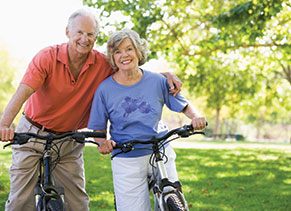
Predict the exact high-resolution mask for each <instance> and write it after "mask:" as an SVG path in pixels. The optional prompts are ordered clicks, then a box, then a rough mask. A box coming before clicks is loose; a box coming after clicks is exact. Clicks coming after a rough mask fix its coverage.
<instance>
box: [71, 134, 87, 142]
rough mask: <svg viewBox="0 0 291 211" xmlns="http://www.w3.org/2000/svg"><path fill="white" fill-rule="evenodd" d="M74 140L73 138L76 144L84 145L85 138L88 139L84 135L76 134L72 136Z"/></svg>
mask: <svg viewBox="0 0 291 211" xmlns="http://www.w3.org/2000/svg"><path fill="white" fill-rule="evenodd" d="M72 138H73V139H74V140H75V141H76V142H78V143H81V144H83V143H85V138H86V136H85V135H83V134H78V133H76V134H73V135H72Z"/></svg>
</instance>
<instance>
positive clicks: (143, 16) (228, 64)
mask: <svg viewBox="0 0 291 211" xmlns="http://www.w3.org/2000/svg"><path fill="white" fill-rule="evenodd" d="M83 2H84V4H86V5H88V6H91V7H95V8H98V9H99V10H100V11H101V17H100V20H101V24H103V26H102V29H101V32H102V33H101V36H100V37H99V40H98V43H99V44H103V43H105V42H106V41H107V38H108V35H109V34H110V33H111V32H112V31H115V30H116V29H120V28H123V27H128V28H132V29H134V30H135V31H137V32H138V33H139V34H140V35H141V37H143V38H145V39H147V40H148V41H149V43H150V46H151V52H152V54H151V57H150V58H158V57H160V56H161V55H162V56H163V57H165V58H166V59H167V61H168V62H170V63H171V64H172V67H173V68H174V70H175V71H176V73H177V74H178V75H179V77H180V78H181V79H183V82H184V84H185V86H184V87H187V88H188V90H189V92H190V93H192V96H197V97H202V96H206V98H207V106H208V107H210V108H211V109H213V110H220V109H221V108H222V107H223V106H224V107H228V110H229V114H228V116H229V117H235V118H239V116H238V115H240V117H242V118H243V117H245V116H256V118H255V119H256V120H257V119H259V118H262V115H261V114H259V113H262V112H263V110H269V111H270V110H272V112H264V117H263V118H264V119H266V120H268V119H272V118H273V117H275V116H276V118H277V119H278V120H279V119H280V118H281V117H282V116H285V117H286V116H288V115H286V114H288V109H287V108H289V107H290V104H289V103H288V102H286V101H288V97H289V98H290V95H288V94H286V93H284V94H281V96H280V97H279V96H278V95H277V94H276V93H277V92H276V90H277V89H280V90H285V91H286V92H287V93H288V92H290V88H288V87H286V85H283V87H282V85H281V84H283V83H282V80H286V79H287V81H288V82H289V87H290V85H291V64H290V61H291V54H290V52H291V51H290V50H291V35H290V34H291V33H290V28H291V27H290V20H291V19H290V12H291V3H290V1H288V0H261V1H258V0H252V1H246V0H236V1H234V0H231V1H204V0H197V1H193V0H181V1H174V0H164V1H153V0H142V1H131V0H117V1H107V0H100V1H93V0H84V1H83ZM114 14H117V16H118V18H117V20H114V19H112V17H114ZM286 70H290V72H288V71H286ZM284 84H285V83H284ZM274 88H275V90H274ZM261 89H263V91H262V92H263V93H264V94H263V96H262V95H261V94H260V92H261ZM258 96H259V98H260V99H261V100H257V99H258ZM282 96H283V97H282ZM272 98H274V99H272ZM278 99H279V100H280V102H286V103H279V104H278V103H277V102H276V101H277V100H278ZM289 101H290V100H289ZM249 102H250V103H251V104H253V105H256V108H257V109H250V108H248V106H244V105H246V104H249ZM275 105H276V106H275ZM280 107H281V108H280ZM278 109H279V110H282V111H283V112H285V113H284V114H283V115H275V116H274V115H273V114H274V112H275V113H276V110H278ZM261 110H262V111H261ZM256 111H260V112H256ZM286 112H287V113H286ZM246 114H247V115H246ZM281 120H282V119H281ZM285 120H286V118H285ZM285 120H284V121H285Z"/></svg>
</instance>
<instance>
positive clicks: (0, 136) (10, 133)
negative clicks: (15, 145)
mask: <svg viewBox="0 0 291 211" xmlns="http://www.w3.org/2000/svg"><path fill="white" fill-rule="evenodd" d="M13 137H14V130H13V129H11V128H9V127H5V126H0V141H5V142H7V141H13Z"/></svg>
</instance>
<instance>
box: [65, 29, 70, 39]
mask: <svg viewBox="0 0 291 211" xmlns="http://www.w3.org/2000/svg"><path fill="white" fill-rule="evenodd" d="M69 33H70V32H69V29H68V27H66V36H67V37H68V38H69Z"/></svg>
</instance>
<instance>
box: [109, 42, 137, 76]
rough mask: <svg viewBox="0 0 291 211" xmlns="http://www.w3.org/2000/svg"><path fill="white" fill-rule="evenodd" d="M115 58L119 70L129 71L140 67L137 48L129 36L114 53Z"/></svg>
mask: <svg viewBox="0 0 291 211" xmlns="http://www.w3.org/2000/svg"><path fill="white" fill-rule="evenodd" d="M113 59H114V62H115V64H116V66H117V67H118V69H119V70H123V71H128V70H135V69H138V56H137V53H136V49H135V47H134V45H133V43H132V41H131V39H129V38H125V39H124V40H123V41H122V42H121V43H120V45H119V46H118V48H117V50H115V51H114V53H113Z"/></svg>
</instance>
